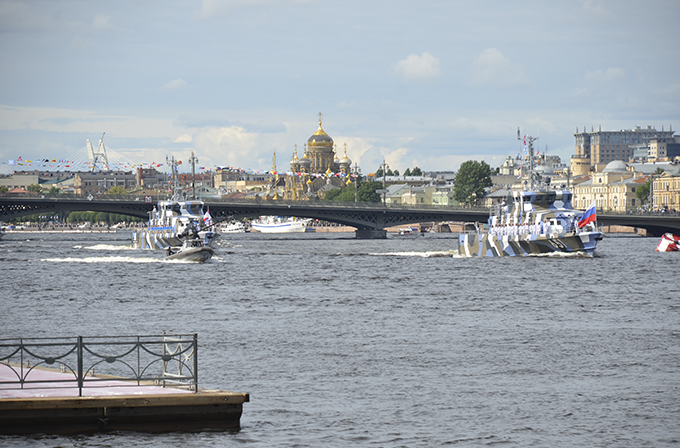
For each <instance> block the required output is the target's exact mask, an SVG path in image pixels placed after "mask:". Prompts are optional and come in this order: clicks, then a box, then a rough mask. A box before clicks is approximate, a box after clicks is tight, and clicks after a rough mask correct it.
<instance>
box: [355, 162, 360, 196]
mask: <svg viewBox="0 0 680 448" xmlns="http://www.w3.org/2000/svg"><path fill="white" fill-rule="evenodd" d="M360 174H361V168H359V164H358V163H357V162H354V176H355V177H354V202H355V203H356V202H359V188H358V183H359V176H360Z"/></svg>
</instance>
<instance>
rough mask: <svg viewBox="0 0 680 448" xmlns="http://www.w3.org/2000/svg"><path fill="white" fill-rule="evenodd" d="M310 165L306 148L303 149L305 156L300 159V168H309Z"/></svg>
mask: <svg viewBox="0 0 680 448" xmlns="http://www.w3.org/2000/svg"><path fill="white" fill-rule="evenodd" d="M311 164H312V161H311V160H310V159H309V156H308V155H307V148H306V147H305V154H304V155H303V156H302V158H301V159H300V166H303V167H306V168H309V166H310V165H311Z"/></svg>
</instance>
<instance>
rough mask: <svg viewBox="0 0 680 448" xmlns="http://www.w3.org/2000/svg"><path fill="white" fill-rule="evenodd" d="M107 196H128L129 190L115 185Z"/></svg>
mask: <svg viewBox="0 0 680 448" xmlns="http://www.w3.org/2000/svg"><path fill="white" fill-rule="evenodd" d="M106 194H108V195H111V196H122V195H124V194H127V190H126V189H125V188H123V187H121V186H120V185H114V186H113V187H111V188H109V190H108V191H107V192H106Z"/></svg>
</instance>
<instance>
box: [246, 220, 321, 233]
mask: <svg viewBox="0 0 680 448" xmlns="http://www.w3.org/2000/svg"><path fill="white" fill-rule="evenodd" d="M311 221H312V220H311V219H310V218H303V219H300V218H296V217H294V216H260V217H259V219H256V220H253V221H251V223H250V227H252V228H253V229H254V230H257V231H258V232H262V233H302V232H304V231H305V230H306V229H307V226H308V225H309V223H310V222H311Z"/></svg>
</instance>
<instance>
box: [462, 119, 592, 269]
mask: <svg viewBox="0 0 680 448" xmlns="http://www.w3.org/2000/svg"><path fill="white" fill-rule="evenodd" d="M518 138H519V130H518ZM534 140H535V139H534V138H533V137H531V136H529V137H528V141H529V144H528V145H527V147H526V148H525V150H528V153H529V157H528V160H529V166H528V167H527V168H528V172H529V179H530V182H529V185H528V188H527V189H526V190H521V191H519V190H518V191H511V192H509V193H508V195H507V197H506V198H505V199H504V200H503V201H502V202H501V203H500V204H495V205H493V206H491V209H490V213H489V220H488V231H483V229H480V230H479V231H478V232H476V233H466V234H461V235H459V237H458V241H457V243H458V247H457V251H458V254H459V255H462V256H467V257H475V256H476V257H504V256H511V257H512V256H523V255H539V254H549V253H581V254H584V255H588V256H592V255H593V253H594V252H595V247H596V246H597V242H598V241H600V240H602V238H603V236H604V235H603V233H602V232H600V231H599V230H598V227H597V214H596V210H595V202H593V203H592V204H591V206H590V207H589V208H588V209H587V210H586V211H585V212H583V211H580V210H575V209H574V208H573V207H572V205H571V200H572V197H573V194H572V192H571V191H569V190H549V188H548V186H549V179H547V181H546V182H544V183H543V187H537V185H538V182H537V180H538V176H537V175H536V173H534V159H533V145H532V143H533V141H534ZM525 185H526V182H525ZM455 250H456V249H454V252H455Z"/></svg>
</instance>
